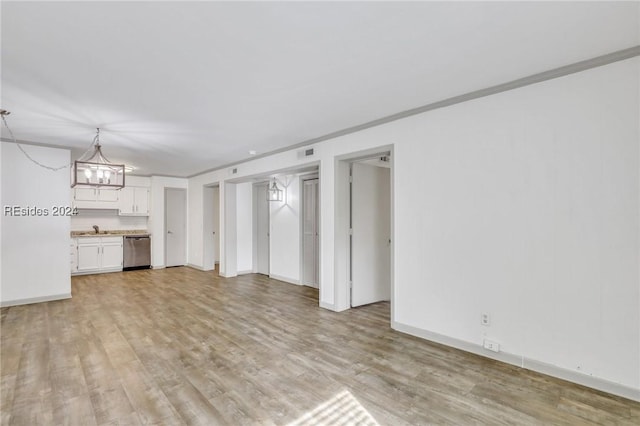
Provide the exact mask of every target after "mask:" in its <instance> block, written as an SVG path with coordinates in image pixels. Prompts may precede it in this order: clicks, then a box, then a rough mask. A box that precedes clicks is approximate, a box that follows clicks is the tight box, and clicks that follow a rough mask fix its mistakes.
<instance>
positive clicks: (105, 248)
mask: <svg viewBox="0 0 640 426" xmlns="http://www.w3.org/2000/svg"><path fill="white" fill-rule="evenodd" d="M77 240H78V244H77V255H78V260H77V269H76V273H78V274H86V273H102V272H114V271H121V270H122V237H80V238H77ZM72 272H73V271H72Z"/></svg>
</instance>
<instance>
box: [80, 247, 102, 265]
mask: <svg viewBox="0 0 640 426" xmlns="http://www.w3.org/2000/svg"><path fill="white" fill-rule="evenodd" d="M98 269H100V243H98V242H96V243H87V244H82V243H79V244H78V272H83V271H97V270H98Z"/></svg>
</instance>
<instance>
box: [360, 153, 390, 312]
mask: <svg viewBox="0 0 640 426" xmlns="http://www.w3.org/2000/svg"><path fill="white" fill-rule="evenodd" d="M351 176H352V184H351V229H352V235H351V306H361V305H366V304H369V303H375V302H380V301H383V300H389V299H390V296H391V248H390V246H391V239H390V238H391V173H390V170H389V169H388V168H385V167H378V166H374V165H369V164H363V163H352V165H351Z"/></svg>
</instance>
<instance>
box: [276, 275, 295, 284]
mask: <svg viewBox="0 0 640 426" xmlns="http://www.w3.org/2000/svg"><path fill="white" fill-rule="evenodd" d="M269 278H273V279H274V280H278V281H284V282H285V283H289V284H295V285H300V280H294V279H293V278H288V277H283V276H280V275H276V274H269Z"/></svg>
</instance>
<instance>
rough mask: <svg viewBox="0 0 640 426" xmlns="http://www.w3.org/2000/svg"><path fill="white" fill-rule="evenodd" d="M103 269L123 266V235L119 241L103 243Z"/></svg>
mask: <svg viewBox="0 0 640 426" xmlns="http://www.w3.org/2000/svg"><path fill="white" fill-rule="evenodd" d="M100 267H101V268H102V269H119V268H122V237H120V238H119V241H118V242H103V243H102V264H101V265H100Z"/></svg>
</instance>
